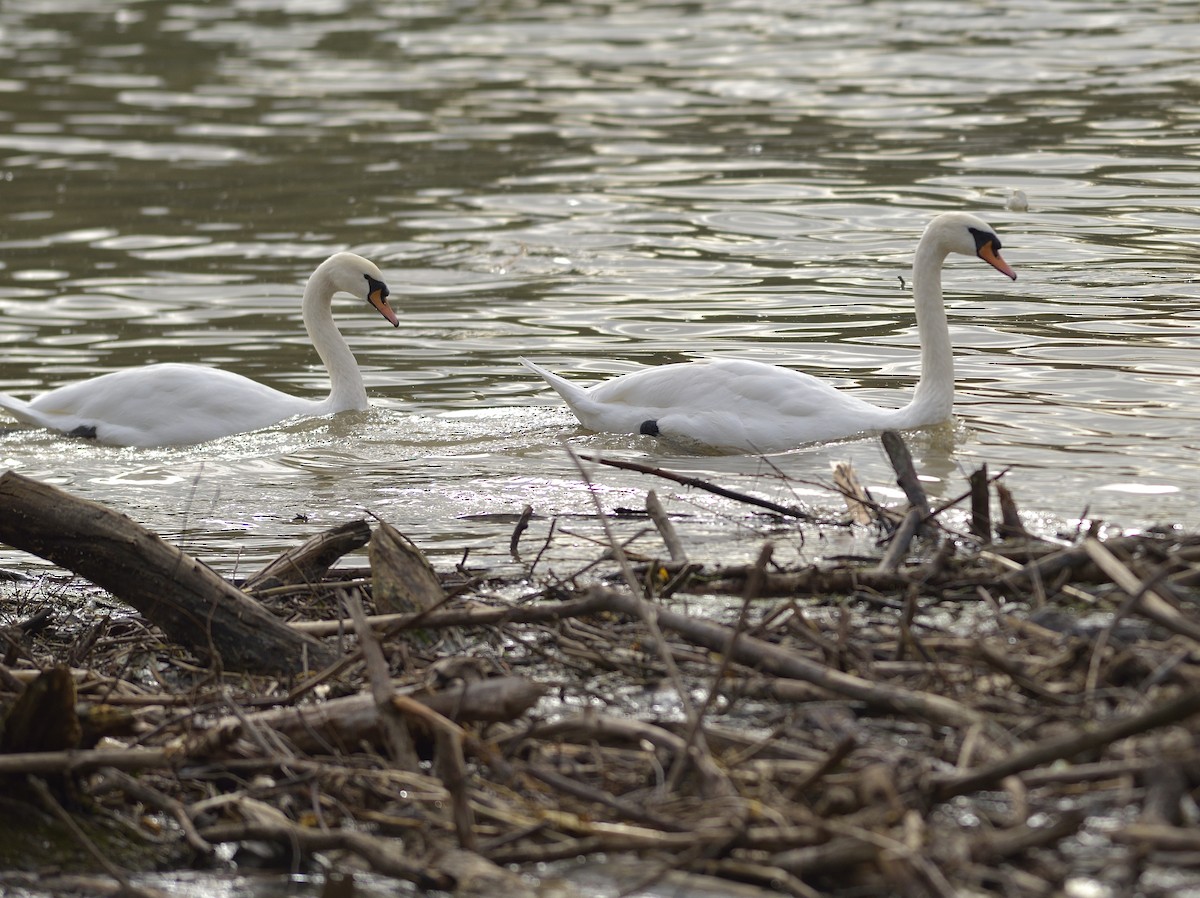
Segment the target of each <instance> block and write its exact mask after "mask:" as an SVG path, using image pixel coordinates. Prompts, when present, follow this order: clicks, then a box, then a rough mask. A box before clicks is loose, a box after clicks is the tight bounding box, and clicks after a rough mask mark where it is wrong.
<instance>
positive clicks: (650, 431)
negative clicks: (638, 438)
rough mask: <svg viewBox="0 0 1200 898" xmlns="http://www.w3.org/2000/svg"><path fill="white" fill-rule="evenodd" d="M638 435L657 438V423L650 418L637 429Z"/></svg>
mask: <svg viewBox="0 0 1200 898" xmlns="http://www.w3.org/2000/svg"><path fill="white" fill-rule="evenodd" d="M638 433H640V434H641V435H642V436H647V437H656V436H658V422H657V421H655V420H654V419H653V418H651V419H650V420H649V421H643V422H642V423H641V425H640V426H639V427H638Z"/></svg>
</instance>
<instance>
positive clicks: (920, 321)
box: [904, 229, 954, 424]
mask: <svg viewBox="0 0 1200 898" xmlns="http://www.w3.org/2000/svg"><path fill="white" fill-rule="evenodd" d="M947 255H948V250H947V249H946V248H945V246H944V244H943V243H942V241H941V240H940V239H939V238H938V234H937V232H936V231H934V230H932V229H929V230H926V232H925V233H924V235H922V237H921V242H920V243H919V244H918V245H917V254H916V257H915V258H914V260H913V301H914V303H915V305H916V312H917V339H918V341H919V342H920V344H921V377H920V380H918V381H917V387H916V391H915V392H914V393H913V398H912V402H910V403H909V404H908V405H907V406H906V407H905V409H904V411H905V412H906V413H907V415H908V416H909V417H911V418H913V419H914V424H921V423H928V422H929V421H938V420H942V419H944V418H946V417H948V416H949V415H950V410H951V408H952V407H953V405H954V350H953V349H952V347H951V345H950V328H949V326H948V324H947V322H946V306H945V305H944V303H943V302H942V263H943V262H945V261H946V256H947ZM917 419H920V420H917ZM925 419H928V421H926V420H925Z"/></svg>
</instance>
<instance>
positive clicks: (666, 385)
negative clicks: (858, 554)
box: [521, 212, 1017, 452]
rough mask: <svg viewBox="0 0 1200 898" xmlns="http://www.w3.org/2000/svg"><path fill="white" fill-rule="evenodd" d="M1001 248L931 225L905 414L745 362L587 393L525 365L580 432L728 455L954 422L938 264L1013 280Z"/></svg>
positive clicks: (977, 226)
mask: <svg viewBox="0 0 1200 898" xmlns="http://www.w3.org/2000/svg"><path fill="white" fill-rule="evenodd" d="M999 251H1000V238H999V237H998V236H997V235H996V232H995V231H993V230H992V228H991V227H990V226H989V225H988V224H986V223H985V222H984V221H982V220H980V219H979V218H976V217H975V216H974V215H968V214H966V213H964V212H947V213H945V214H942V215H939V216H938V217H936V218H935V219H933V221H931V222H930V223H929V226H928V227H927V228H926V229H925V233H924V234H923V235H922V236H921V241H920V243H919V244H918V245H917V253H916V258H915V260H914V263H913V297H914V302H915V304H916V313H917V332H918V337H919V340H920V344H921V377H920V380H919V381H918V382H917V387H916V390H915V392H914V393H913V397H912V401H910V402H909V403H908V404H907V405H905V406H904V407H903V408H899V409H888V408H880V407H879V406H876V405H872V404H871V403H869V402H864V401H863V400H861V399H859V398H858V397H856V396H854V395H852V394H850V393H846V392H843V391H841V390H838V389H836V388H835V387H833V386H831V385H829V384H827V383H825V382H824V381H822V380H819V379H817V378H815V377H813V376H811V375H809V374H804V373H802V372H799V371H793V370H791V369H789V368H781V367H778V366H776V365H766V364H763V363H761V362H752V361H745V360H739V359H710V360H704V361H696V362H682V363H679V364H674V365H662V366H660V367H655V368H647V369H645V370H643V371H635V372H632V373H630V374H624V375H621V376H620V377H614V378H613V379H611V380H607V381H604V382H602V383H599V384H595V385H593V386H590V387H581V386H579V385H577V384H574V383H572V382H571V381H568V380H565V379H564V378H562V377H560V376H558V375H557V374H554V373H552V372H550V371H547V370H545V369H544V368H542V367H540V366H538V365H535V364H533V363H532V362H530V361H528V360H527V359H521V363H522V364H524V365H525V366H526V367H527V368H529V369H530V370H532V371H534V372H536V373H537V374H539V375H541V376H542V377H543V378H544V379H545V380H546V382H547V383H548V384H550V386H551V387H553V388H554V389H555V390H556V391H557V392H558V394H559V395H560V396H562V398H563V399H564V400H565V401H566V403H567V405H568V406H570V407H571V411H573V412H574V413H575V416H576V417H577V418H579V420H580V422H581V423H582V424H583V426H584V427H586V428H588V429H589V430H594V431H599V432H603V433H635V434H636V433H642V434H649V435H653V436H661V437H664V438H667V439H672V440H676V441H680V442H685V443H693V444H700V445H703V446H706V447H708V448H711V449H716V450H718V451H724V452H782V451H784V450H787V449H793V448H795V447H797V446H802V445H804V444H806V443H818V442H826V441H829V440H837V439H842V438H844V437H849V436H854V435H856V434H860V433H868V432H873V431H879V430H885V429H897V430H903V429H908V428H913V427H921V426H924V425H927V424H936V423H938V422H941V421H945V420H946V419H948V418H949V417H950V414H951V411H952V408H953V401H954V354H953V350H952V348H951V346H950V330H949V327H948V325H947V323H946V310H945V306H944V305H943V303H942V275H941V272H942V263H943V262H944V261H945V259H946V256H947V255H949V254H950V253H962V254H963V255H968V256H977V257H978V258H980V259H982V260H983V261H985V262H987V263H988V264H989V265H991V266H992V267H993V268H995V269H997V270H998V271H1000V272H1002V273H1003V274H1005V275H1007V276H1008V277H1010V278H1012V279H1014V280H1015V279H1016V277H1017V276H1016V274H1015V273H1014V272H1013V270H1012V269H1011V268H1009V267H1008V265H1007V263H1005V262H1004V260H1003V259H1001V258H1000V252H999Z"/></svg>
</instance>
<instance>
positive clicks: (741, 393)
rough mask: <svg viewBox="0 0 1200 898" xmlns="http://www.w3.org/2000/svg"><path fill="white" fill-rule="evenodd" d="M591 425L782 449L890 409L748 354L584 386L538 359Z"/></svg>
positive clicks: (878, 422) (849, 431)
mask: <svg viewBox="0 0 1200 898" xmlns="http://www.w3.org/2000/svg"><path fill="white" fill-rule="evenodd" d="M526 364H527V366H528V367H530V368H531V369H532V370H535V371H537V372H538V373H539V374H541V375H542V376H543V377H545V378H546V380H547V382H548V383H550V385H551V386H552V387H554V388H555V390H557V391H558V392H559V394H560V395H561V396H562V397H563V399H564V400H565V401H566V402H567V404H568V405H569V406H570V407H571V410H572V411H573V412H575V415H576V416H577V417H578V418H579V420H580V421H581V422H582V423H583V425H584V426H585V427H587V428H589V429H590V430H597V431H603V432H608V433H647V434H654V435H658V436H663V437H666V438H668V439H672V440H676V441H679V442H687V443H699V444H702V445H704V446H708V447H711V448H713V449H720V450H734V451H743V452H746V451H748V452H778V451H781V450H784V449H791V448H795V447H796V446H800V445H803V444H804V443H811V442H818V441H824V440H832V439H839V438H842V437H846V436H851V435H853V434H856V433H860V432H864V431H867V430H872V429H876V428H880V427H886V426H888V419H889V417H890V415H891V414H892V413H891V412H889V411H888V410H886V409H879V408H877V407H876V406H873V405H871V404H870V403H867V402H864V401H862V400H861V399H858V398H856V397H855V396H853V395H850V394H847V393H842V392H840V391H839V390H837V389H836V388H834V387H833V386H831V385H830V384H828V383H826V382H824V381H822V380H820V379H819V378H816V377H813V376H812V375H809V374H805V373H803V372H801V371H793V370H792V369H790V368H781V367H779V366H777V365H767V364H763V363H762V362H754V361H748V360H744V359H708V360H704V361H698V362H683V363H679V364H674V365H662V366H658V367H652V368H646V369H644V370H642V371H635V372H633V373H631V374H623V375H621V376H619V377H614V378H612V379H611V380H607V381H604V382H602V383H599V384H596V385H594V386H591V387H587V388H582V387H578V386H575V385H574V384H572V383H570V382H569V381H565V380H564V379H563V378H561V377H559V376H558V375H554V374H551V373H550V372H547V371H544V369H541V368H538V367H537V366H535V365H532V364H530V363H528V362H527V363H526Z"/></svg>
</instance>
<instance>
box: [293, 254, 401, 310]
mask: <svg viewBox="0 0 1200 898" xmlns="http://www.w3.org/2000/svg"><path fill="white" fill-rule="evenodd" d="M318 277H320V278H321V279H323V280H325V281H326V282H327V283H328V284H329V285H330V286H331V287H332V292H334V293H343V292H344V293H349V294H351V295H352V296H357V297H359V298H361V299H365V300H366V301H367V302H369V303H370V304H371V305H372V306H374V307H375V310H376V311H377V312H379V314H380V315H382V316H383V317H384V318H386V319H387V320H388V323H389V324H391V325H392V327H399V326H400V320H399V319H398V318H397V317H396V313H395V312H394V311H392V307H391V306H390V305H388V295H389V294H390V292H391V291H389V290H388V286H387V284H385V283H384V281H383V273H382V272H381V271H380V270H379V268H378V267H376V265H375V263H374V262H372V261H370V260H369V259H364V258H363V257H362V256H358V255H355V254H354V253H335V254H334V255H332V256H330V257H329V258H328V259H326V260H325V261H324V262H322V263H321V264H320V265H319V266H317V270H316V271H315V272H314V273H313V278H318Z"/></svg>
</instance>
